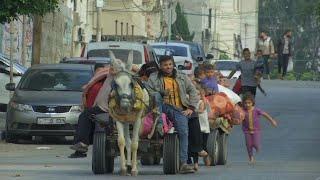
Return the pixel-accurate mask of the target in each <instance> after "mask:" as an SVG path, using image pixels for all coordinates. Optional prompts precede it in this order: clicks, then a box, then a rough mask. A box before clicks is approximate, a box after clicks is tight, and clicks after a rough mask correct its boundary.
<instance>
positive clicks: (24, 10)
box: [0, 0, 59, 24]
mask: <svg viewBox="0 0 320 180" xmlns="http://www.w3.org/2000/svg"><path fill="white" fill-rule="evenodd" d="M58 3H59V0H0V4H1V6H0V23H1V24H3V23H6V22H10V21H12V20H15V19H17V18H18V16H19V15H27V16H31V15H39V16H43V15H45V14H46V13H49V12H53V11H54V10H56V9H57V8H58Z"/></svg>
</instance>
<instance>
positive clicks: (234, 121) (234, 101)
mask: <svg viewBox="0 0 320 180" xmlns="http://www.w3.org/2000/svg"><path fill="white" fill-rule="evenodd" d="M218 88H219V92H218V93H215V94H214V95H211V96H207V97H206V98H207V100H208V103H209V107H210V111H209V112H208V118H209V121H215V120H217V119H218V118H223V119H226V120H227V121H228V124H229V126H230V127H225V128H231V127H232V126H233V125H239V124H241V123H242V121H243V120H244V118H245V113H244V110H243V109H242V107H241V106H240V105H239V103H240V102H241V98H240V97H239V96H238V95H237V94H236V93H234V92H233V91H231V90H230V89H228V88H226V87H224V86H221V85H218ZM224 124H225V123H224Z"/></svg>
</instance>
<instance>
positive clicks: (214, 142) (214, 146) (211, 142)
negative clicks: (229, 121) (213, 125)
mask: <svg viewBox="0 0 320 180" xmlns="http://www.w3.org/2000/svg"><path fill="white" fill-rule="evenodd" d="M218 138H219V131H218V130H217V129H213V130H211V132H210V134H209V136H208V141H207V149H208V153H209V156H210V159H211V164H210V165H211V166H215V165H217V164H218V154H219V143H218Z"/></svg>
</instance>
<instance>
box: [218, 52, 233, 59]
mask: <svg viewBox="0 0 320 180" xmlns="http://www.w3.org/2000/svg"><path fill="white" fill-rule="evenodd" d="M219 59H231V58H230V57H229V56H228V55H227V54H226V53H220V56H219Z"/></svg>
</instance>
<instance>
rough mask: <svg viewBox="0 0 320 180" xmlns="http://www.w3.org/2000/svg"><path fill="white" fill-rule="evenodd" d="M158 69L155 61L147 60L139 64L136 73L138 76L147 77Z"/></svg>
mask: <svg viewBox="0 0 320 180" xmlns="http://www.w3.org/2000/svg"><path fill="white" fill-rule="evenodd" d="M158 70H159V69H158V65H157V63H156V62H155V61H151V62H148V63H146V64H144V65H142V66H141V68H140V70H139V72H138V74H139V76H140V77H141V76H147V77H149V76H150V74H152V73H154V72H157V71H158Z"/></svg>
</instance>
